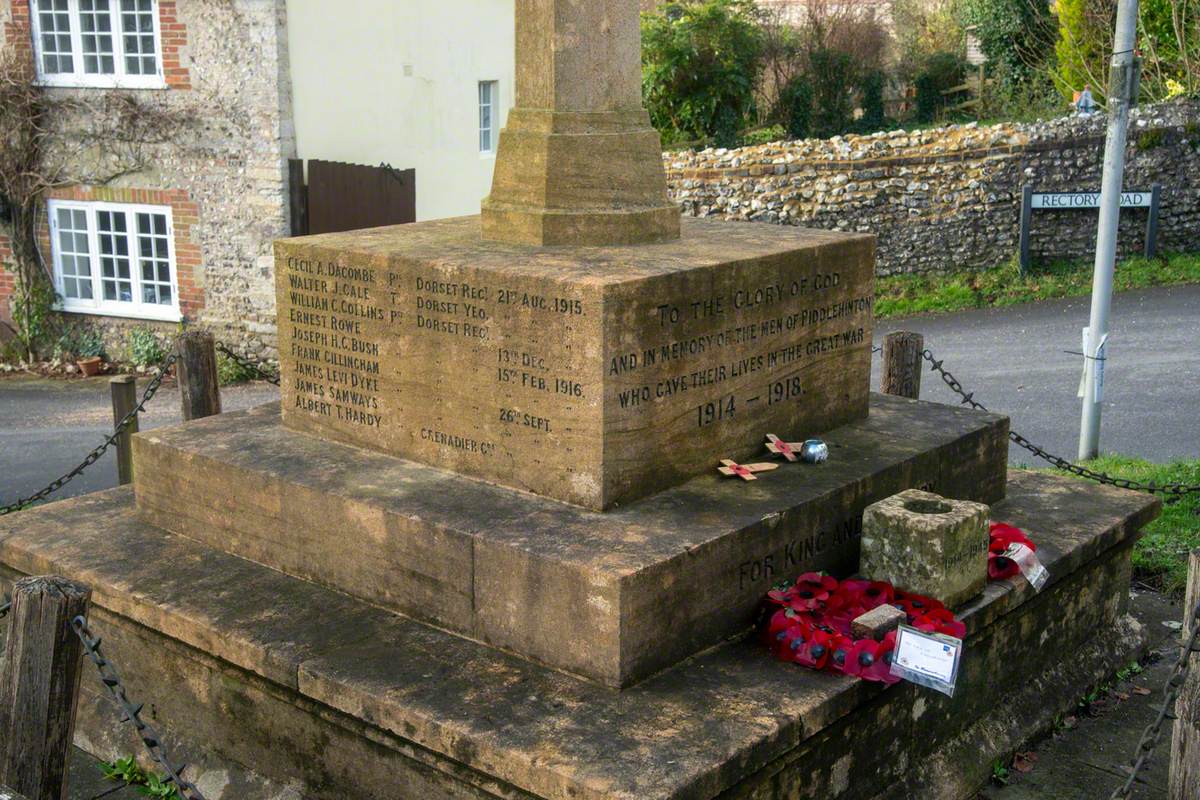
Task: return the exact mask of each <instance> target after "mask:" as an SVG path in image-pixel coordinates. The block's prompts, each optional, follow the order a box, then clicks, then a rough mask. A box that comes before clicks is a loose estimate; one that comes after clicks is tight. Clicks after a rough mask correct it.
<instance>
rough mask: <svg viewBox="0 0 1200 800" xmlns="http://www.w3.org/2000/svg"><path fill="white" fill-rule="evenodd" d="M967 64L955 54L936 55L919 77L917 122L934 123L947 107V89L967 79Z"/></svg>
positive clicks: (917, 86) (917, 85)
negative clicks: (945, 93)
mask: <svg viewBox="0 0 1200 800" xmlns="http://www.w3.org/2000/svg"><path fill="white" fill-rule="evenodd" d="M966 74H967V70H966V63H965V62H964V61H963V60H962V59H961V58H959V57H958V55H957V54H955V53H934V54H933V55H932V56H930V57H929V58H928V59H926V60H925V64H924V67H923V68H922V69H921V72H920V73H919V74H918V75H917V79H916V81H915V83H916V89H917V120H918V121H920V122H932V121H933V120H934V119H936V118H937V116H938V115H939V114H941V113H942V110H943V109H945V107H946V99H947V98H946V96H945V95H944V94H942V92H945V91H946V90H947V89H950V88H952V87H954V86H958V85H959V84H961V83H962V82H963V80H965V79H966Z"/></svg>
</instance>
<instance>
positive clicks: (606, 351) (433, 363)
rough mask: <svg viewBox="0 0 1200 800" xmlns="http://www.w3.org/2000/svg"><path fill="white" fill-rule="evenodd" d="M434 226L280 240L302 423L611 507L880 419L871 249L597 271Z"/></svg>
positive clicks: (287, 335) (673, 261)
mask: <svg viewBox="0 0 1200 800" xmlns="http://www.w3.org/2000/svg"><path fill="white" fill-rule="evenodd" d="M423 225H424V224H423V223H419V224H417V225H416V226H412V227H407V226H406V227H405V228H404V229H403V230H400V229H397V230H396V232H395V233H390V234H387V235H389V236H393V237H394V238H395V242H396V244H395V247H394V248H393V249H386V248H385V249H379V248H375V249H372V247H374V245H373V246H372V247H366V246H364V247H363V248H361V249H357V246H356V245H355V240H354V239H353V238H352V237H351V236H350V235H349V234H347V235H346V238H345V240H344V244H343V245H341V246H338V245H336V244H328V243H329V242H337V241H339V240H337V239H326V240H323V241H324V242H326V244H309V243H307V242H304V241H298V242H295V243H292V242H286V243H283V244H281V245H280V246H279V259H278V262H277V267H278V268H277V277H276V279H277V291H278V299H279V319H280V325H279V333H280V360H281V367H282V373H283V378H284V380H283V384H284V385H283V403H284V423H285V424H286V425H288V426H289V427H293V428H296V429H299V430H302V431H305V432H308V433H312V434H316V435H318V436H329V437H331V438H335V439H339V440H341V441H345V442H349V443H351V444H355V445H359V446H364V447H369V448H373V449H377V450H380V451H383V452H386V453H390V454H393V455H397V456H401V457H404V458H411V459H414V460H418V461H423V462H425V463H430V464H434V465H436V466H439V467H444V468H447V469H451V470H455V471H459V472H463V473H465V474H470V475H474V476H476V477H481V478H484V479H487V480H493V481H496V482H498V483H501V484H503V485H506V486H510V487H516V488H520V489H525V490H528V491H532V492H535V493H540V494H545V495H549V496H552V497H555V498H557V499H560V500H565V501H567V502H573V503H578V504H581V505H586V506H589V507H592V508H605V507H608V506H611V505H612V504H613V503H614V502H623V501H629V500H631V499H635V498H636V497H638V496H643V495H646V494H650V493H652V492H653V491H655V490H656V489H659V488H664V487H665V486H668V485H672V484H675V483H679V482H681V481H683V480H686V479H687V478H688V477H691V476H694V475H697V474H700V473H702V472H705V471H706V470H707V468H708V467H709V466H710V465H711V463H715V461H714V459H715V458H717V457H719V456H725V455H728V456H731V457H735V456H739V455H751V453H750V452H749V450H750V449H752V448H755V447H761V441H762V431H761V430H759V428H761V427H763V426H769V427H770V428H771V429H777V430H778V432H779V433H780V434H784V433H787V434H796V435H800V434H804V433H817V432H819V431H820V430H824V429H826V428H828V427H832V426H834V425H838V424H842V423H844V422H846V421H848V420H850V419H854V418H858V417H861V416H863V415H864V414H865V413H866V395H867V383H868V376H869V368H870V364H869V351H870V338H871V336H870V332H871V317H872V307H873V300H872V294H871V281H872V272H871V264H870V258H869V255H870V249H869V247H865V246H856V247H848V248H843V250H844V255H833V256H829V257H826V256H825V255H824V252H825V250H824V248H825V247H826V245H825V244H823V243H821V242H817V243H815V244H805V245H803V246H802V247H799V249H796V250H792V249H789V247H792V246H794V245H776V244H773V243H772V244H760V245H756V247H758V250H757V251H756V253H757V254H744V253H742V252H741V251H740V250H736V249H735V248H732V247H730V246H729V245H728V243H725V242H723V241H722V235H720V234H718V233H716V232H715V231H714V232H713V233H712V243H713V244H712V245H709V246H706V247H705V248H699V247H696V248H693V249H692V250H689V251H687V253H686V255H685V254H684V253H682V252H681V253H679V254H676V255H671V252H672V251H671V250H670V249H669V248H674V247H678V245H671V246H669V248H668V249H667V250H659V249H655V248H650V249H643V248H631V249H629V250H622V251H620V252H619V253H614V254H611V255H610V256H605V257H606V258H609V257H611V258H615V259H617V260H616V261H604V259H601V261H600V262H597V264H591V263H588V264H584V263H582V262H580V261H579V260H578V258H579V256H578V254H575V253H573V252H569V251H563V252H562V253H559V252H557V251H544V252H543V251H532V252H530V253H522V254H515V253H513V254H509V253H498V252H496V251H495V249H494V248H491V247H488V246H486V245H483V244H480V243H479V242H478V241H477V238H476V237H477V233H473V232H471V231H470V230H469V228H468V227H467V223H466V222H463V223H458V222H448V223H438V224H436V225H435V224H433V223H429V227H428V228H427V229H426V228H423V227H422V226H423ZM439 226H441V227H440V228H439ZM448 227H454V228H455V230H458V229H459V228H461V232H458V233H454V234H453V235H451V234H449V233H436V231H437V230H439V229H442V230H445V229H448ZM422 230H426V231H427V233H421V231H422ZM413 232H415V233H413ZM373 235H376V234H373ZM789 235H790V236H791V237H792V239H793V240H795V241H797V242H804V241H807V240H805V239H803V237H802V236H800V235H796V234H789ZM429 236H431V237H432V238H423V237H429ZM440 236H448V237H450V238H448V239H446V240H445V241H446V242H447V243H448V246H447V247H445V248H442V247H440V245H439V246H436V247H435V246H434V244H433V243H434V242H435V241H437V242H440V241H442V239H439V238H438V237H440ZM456 237H457V238H456ZM410 245H411V246H412V247H410ZM840 246H841V245H839V247H840ZM710 247H711V248H716V249H721V248H724V250H723V251H722V252H724V251H728V252H726V253H725V254H722V255H719V256H716V257H713V256H706V255H704V252H705V251H706V250H707V249H709V248H710ZM413 248H415V250H414V249H413ZM697 254H700V255H697ZM625 258H628V259H630V264H629V265H628V266H625V265H624V264H621V263H619V259H625ZM696 259H699V263H693V262H694V261H696ZM818 426H819V427H818Z"/></svg>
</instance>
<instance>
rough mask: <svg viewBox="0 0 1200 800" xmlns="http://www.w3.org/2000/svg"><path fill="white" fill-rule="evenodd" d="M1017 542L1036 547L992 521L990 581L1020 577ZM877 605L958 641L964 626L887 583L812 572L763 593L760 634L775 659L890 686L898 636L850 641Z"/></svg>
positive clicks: (936, 604)
mask: <svg viewBox="0 0 1200 800" xmlns="http://www.w3.org/2000/svg"><path fill="white" fill-rule="evenodd" d="M1014 543H1019V544H1023V545H1025V546H1026V547H1028V548H1029V549H1030V550H1037V545H1035V544H1034V543H1033V542H1032V541H1030V539H1029V537H1028V536H1026V535H1025V534H1024V533H1023V532H1022V531H1021V530H1020V529H1019V528H1015V527H1013V526H1012V525H1005V524H1004V523H1000V522H993V523H992V525H991V545H990V547H989V548H988V579H989V580H1004V579H1006V578H1011V577H1013V576H1015V575H1016V574H1017V573H1019V572H1020V566H1019V565H1018V564H1017V563H1016V562H1015V561H1013V560H1012V559H1011V558H1007V557H1006V556H1005V555H1004V553H1005V552H1006V551H1007V550H1008V549H1009V547H1010V546H1011V545H1012V544H1014ZM881 605H894V606H896V607H897V608H899V609H900V610H901V611H903V612H904V613H905V615H906V616H907V618H908V619H907V622H908V624H909V625H911V626H912V627H914V628H916V629H917V630H921V631H926V632H928V633H942V634H946V635H947V636H953V637H955V638H956V639H961V638H963V637H964V636H965V635H966V633H967V626H966V625H964V624H963V623H962V622H960V621H959V620H957V619H955V617H954V613H953V612H952V611H950V610H949V609H948V608H946V607H945V606H944V605H943V604H942V603H941V602H940V601H938V600H935V599H934V598H932V597H925V596H923V595H919V594H912V593H909V592H903V591H901V590H899V589H896V588H895V587H893V586H892V584H890V583H885V582H883V581H869V580H862V579H859V578H851V579H848V580H844V581H839V580H838V579H836V578H834V577H832V576H830V575H824V574H821V573H818V572H806V573H804V574H803V575H801V576H800V577H799V578H797V579H796V582H795V583H793V584H791V585H788V584H782V585H780V586H777V587H776V588H774V589H772V590H771V591H769V592H767V599H766V603H765V608H764V613H763V626H762V637H763V641H764V642H765V643H766V645H767V646H768V647H769V648H770V649H771V652H773V653H774V654H775V655H776V657H778V658H779V659H781V660H783V661H792V662H795V663H797V664H800V665H801V666H805V667H808V668H809V669H816V670H825V671H826V672H832V673H835V674H838V675H854V676H856V677H859V678H862V679H863V680H866V681H873V682H876V683H884V684H889V685H890V684H893V683H896V682H897V681H899V680H900V678H899V677H897V676H895V675H893V674H892V652H893V651H894V650H895V649H896V632H895V631H892V632H891V633H889V634H887V636H885V637H884V638H883V640H882V641H878V642H877V641H875V640H874V639H855V638H854V637H853V635H852V633H851V624H852V623H853V621H854V620H855V618H857V617H859V616H861V615H863V614H865V613H867V612H868V611H871V610H872V609H874V608H877V607H879V606H881Z"/></svg>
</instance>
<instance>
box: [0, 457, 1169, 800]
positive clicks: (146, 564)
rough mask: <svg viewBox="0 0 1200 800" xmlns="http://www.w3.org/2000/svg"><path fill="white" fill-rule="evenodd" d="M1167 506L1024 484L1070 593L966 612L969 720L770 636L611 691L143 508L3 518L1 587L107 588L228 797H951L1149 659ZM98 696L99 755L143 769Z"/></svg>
mask: <svg viewBox="0 0 1200 800" xmlns="http://www.w3.org/2000/svg"><path fill="white" fill-rule="evenodd" d="M1158 510H1159V504H1158V501H1156V500H1154V499H1152V498H1150V497H1147V496H1145V495H1139V494H1135V493H1131V492H1124V491H1120V490H1116V489H1110V488H1105V487H1098V486H1092V485H1088V484H1083V483H1079V482H1075V481H1072V480H1068V479H1065V478H1059V477H1054V476H1049V475H1044V474H1035V473H1027V472H1015V473H1014V474H1013V475H1012V477H1011V479H1010V482H1009V484H1008V497H1007V499H1005V500H1003V501H1002V502H1000V503H998V504H997V505H996V506H995V509H994V517H995V518H997V519H1002V520H1005V521H1008V522H1011V523H1013V524H1016V525H1019V526H1021V527H1022V528H1025V529H1026V530H1028V531H1029V533H1030V534H1031V535H1032V536H1033V538H1034V539H1035V540H1036V541H1037V542H1038V544H1039V545H1040V550H1039V552H1040V554H1041V556H1042V558H1043V560H1044V562H1045V563H1046V565H1047V567H1048V568H1049V571H1050V581H1049V583H1048V584H1047V586H1046V588H1045V589H1044V590H1043V591H1042V593H1041V594H1035V593H1034V592H1033V591H1032V590H1031V589H1030V588H1029V587H1028V586H1027V585H1026V584H1024V583H1023V582H1021V581H1018V582H1016V583H1011V584H1010V583H1008V582H1002V583H993V584H990V585H989V586H988V588H987V590H986V591H985V593H984V595H983V596H982V597H980V598H979V599H978V600H977V601H975V602H974V603H972V604H971V605H970V606H968V607H966V608H964V609H960V612H961V613H962V614H963V615H964V619H965V621H966V623H967V626H968V637H967V645H966V650H965V654H964V660H963V667H962V673H961V677H960V680H959V687H958V691H957V693H956V695H955V697H954V698H953V699H950V698H946V697H944V696H942V695H939V694H936V693H934V692H931V691H929V690H926V689H921V688H918V687H915V686H912V685H909V684H903V683H902V684H898V685H896V686H893V687H890V688H887V689H882V688H879V687H875V686H871V685H868V684H865V683H862V682H860V681H858V680H855V679H852V678H839V677H833V676H829V675H825V674H818V673H813V672H809V671H806V670H804V669H801V668H799V667H796V666H794V665H788V664H783V663H780V662H776V661H774V660H772V659H771V658H770V657H769V656H768V655H767V654H766V653H765V651H764V650H763V649H762V648H761V647H760V646H759V645H758V644H756V643H755V642H753V641H750V640H747V641H741V642H733V643H729V644H727V645H724V646H722V647H718V648H715V649H711V650H709V651H707V652H704V653H702V654H700V655H698V656H696V657H694V658H692V659H690V660H688V661H685V662H683V663H682V664H680V665H678V666H676V667H674V668H672V669H670V670H668V671H665V672H662V673H660V674H658V675H656V676H654V677H652V678H650V679H648V680H645V681H643V682H642V683H640V684H638V685H637V686H635V687H633V688H631V689H628V690H626V691H620V692H618V691H614V690H611V689H608V688H605V687H603V686H600V685H597V684H595V683H592V682H588V681H584V680H580V679H577V678H573V677H571V676H569V675H565V674H563V673H560V672H556V671H553V670H550V669H547V668H544V667H539V666H537V665H535V664H532V663H530V662H528V661H526V660H523V659H520V658H516V657H513V656H509V655H506V654H504V653H501V652H498V651H496V650H493V649H491V648H488V647H485V646H482V645H479V644H476V643H473V642H471V641H469V640H467V639H464V638H461V637H459V636H456V635H453V634H449V633H445V632H442V631H439V630H437V629H435V628H432V627H429V626H427V625H424V624H421V623H417V622H414V621H411V620H409V619H406V618H404V617H400V616H397V615H395V614H393V613H391V612H388V611H385V610H382V609H379V608H377V607H374V606H371V605H369V604H367V603H365V602H363V601H361V600H357V599H355V598H352V597H350V596H348V595H346V594H343V593H341V592H337V591H333V590H330V589H326V588H323V587H321V586H318V585H315V584H313V583H310V582H307V581H303V580H300V579H297V578H293V577H289V576H286V575H284V574H282V573H280V572H277V571H274V570H271V569H268V568H266V567H263V566H261V565H258V564H255V563H253V562H250V561H247V560H243V559H240V558H237V557H234V556H231V555H228V554H226V553H222V552H219V551H217V550H214V549H212V548H209V547H206V546H204V545H202V544H199V543H197V542H195V541H193V540H191V539H188V538H185V537H182V536H178V535H174V534H169V533H166V532H164V531H162V530H161V529H159V528H156V527H154V526H152V525H150V524H148V523H146V522H145V521H144V520H143V519H141V518H140V517H139V516H138V515H137V514H136V512H135V509H134V503H133V497H132V493H131V492H130V491H129V490H127V489H119V490H113V491H110V492H104V493H100V494H96V495H90V496H86V497H81V498H75V499H72V500H67V501H63V502H60V503H55V504H52V505H48V506H44V507H41V508H37V509H32V510H29V511H25V512H22V513H20V514H18V515H14V516H11V517H7V518H5V519H4V520H3V521H0V564H2V565H3V566H2V567H0V571H2V572H3V581H0V582H3V583H5V584H7V583H8V582H9V581H11V580H12V579H14V578H15V577H17V576H19V575H21V574H35V573H37V574H46V573H54V574H61V575H65V576H67V577H71V578H74V579H78V580H82V581H86V582H88V583H89V584H91V585H92V587H93V590H94V603H95V607H94V611H93V615H92V622H93V627H94V628H95V629H96V631H97V632H98V633H99V634H100V635H102V636H103V637H104V641H105V648H106V652H107V653H108V654H109V655H110V656H111V658H112V659H113V660H114V661H115V663H116V664H117V665H118V666H119V667H120V670H121V673H122V676H123V677H124V678H125V680H126V682H127V683H128V684H129V686H130V687H131V692H132V693H133V694H134V695H136V696H137V697H138V698H139V699H140V700H145V701H147V704H148V705H147V708H148V709H149V710H150V714H151V715H152V717H153V718H154V720H155V722H156V724H157V725H159V726H160V727H161V728H162V729H163V730H164V732H165V734H166V737H167V743H168V745H170V746H171V747H172V748H174V750H175V752H176V753H177V757H181V758H184V759H186V760H188V761H189V762H190V763H193V764H195V765H197V766H196V768H195V769H196V772H195V773H193V777H194V778H196V779H197V780H198V783H199V785H200V786H201V788H202V790H204V791H205V793H206V794H207V795H208V796H209V797H210V798H212V799H213V800H231V799H232V798H234V797H237V798H239V800H259V798H263V800H265V799H266V798H295V797H303V798H313V799H315V800H324V799H326V798H328V800H334V798H336V799H337V800H354V799H355V798H372V799H373V800H393V799H394V800H399V799H400V798H406V799H407V798H422V800H426V799H428V800H440V799H449V798H455V799H456V800H462V799H463V798H510V799H512V800H516V799H517V798H521V799H522V800H528V799H530V798H547V799H550V798H553V800H609V799H611V798H622V799H623V800H625V799H627V800H635V799H636V800H653V799H654V798H664V799H665V798H680V799H682V798H696V799H697V800H699V799H701V798H717V797H720V798H784V797H788V798H810V797H811V798H818V797H821V798H825V797H832V798H846V799H849V798H880V799H881V800H882V798H885V797H886V798H896V797H918V796H923V797H938V798H946V799H947V800H955V799H957V798H967V797H969V796H971V794H972V793H973V790H974V788H975V787H976V786H978V785H979V784H981V783H982V782H983V781H984V780H985V779H986V777H987V775H988V774H989V771H990V766H989V765H990V764H991V762H992V760H993V759H994V758H995V757H997V756H999V755H1001V754H1004V753H1006V752H1009V751H1011V750H1012V749H1013V748H1015V747H1018V746H1019V745H1020V744H1021V743H1022V742H1023V741H1024V740H1025V739H1027V738H1028V737H1029V736H1030V735H1032V734H1033V733H1035V732H1036V731H1038V730H1040V729H1042V728H1044V727H1045V726H1048V725H1049V724H1050V722H1051V720H1052V718H1053V716H1054V714H1056V713H1057V712H1060V711H1063V710H1066V709H1067V708H1069V707H1071V706H1072V705H1073V704H1074V701H1075V699H1076V698H1077V697H1078V695H1079V692H1080V690H1081V689H1082V688H1083V687H1086V686H1087V685H1088V684H1090V683H1092V682H1094V681H1096V680H1098V679H1100V678H1101V677H1102V676H1103V675H1104V674H1105V673H1107V672H1111V671H1113V670H1115V669H1116V668H1118V667H1120V666H1122V665H1123V664H1124V663H1127V662H1128V659H1129V658H1131V657H1132V656H1133V655H1134V654H1135V652H1136V651H1137V649H1138V648H1139V646H1140V643H1141V641H1142V638H1143V636H1142V632H1141V631H1140V630H1139V629H1138V627H1137V625H1136V623H1133V622H1132V621H1131V620H1130V619H1129V617H1128V616H1127V614H1126V603H1127V598H1128V586H1129V574H1130V552H1131V548H1132V545H1133V542H1134V540H1135V539H1136V536H1137V532H1138V530H1139V529H1140V528H1141V527H1142V526H1143V525H1144V524H1145V523H1146V522H1148V521H1150V520H1151V519H1153V518H1154V516H1155V515H1156V514H1157V513H1158ZM701 599H702V598H699V597H697V601H698V602H699V601H700V600H701ZM0 630H2V628H0ZM96 687H98V684H97V683H96V682H95V681H94V680H92V679H85V681H84V688H85V696H84V699H83V702H82V703H81V709H80V717H79V725H78V732H77V735H78V741H79V742H80V744H81V745H82V746H84V747H85V749H88V750H89V751H91V752H93V753H96V754H97V755H100V756H103V757H113V756H116V755H123V754H126V753H129V752H137V750H136V743H135V741H134V740H133V739H132V738H127V737H129V734H130V732H129V731H127V730H125V729H122V728H119V727H118V726H117V725H116V720H115V715H113V714H112V712H111V710H110V709H109V707H108V706H107V705H106V703H107V701H105V700H103V699H102V698H100V697H99V696H98V694H96V692H95V688H96ZM251 785H253V786H257V787H258V788H257V789H255V790H253V791H251V790H248V789H246V788H245V787H247V786H251ZM231 787H236V788H231Z"/></svg>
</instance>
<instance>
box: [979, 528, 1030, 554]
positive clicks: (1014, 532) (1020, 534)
mask: <svg viewBox="0 0 1200 800" xmlns="http://www.w3.org/2000/svg"><path fill="white" fill-rule="evenodd" d="M990 534H991V543H990V546H989V547H988V550H989V551H990V552H993V553H1003V552H1004V551H1005V550H1007V549H1008V546H1009V545H1010V544H1012V543H1013V542H1020V543H1021V544H1023V545H1025V546H1026V547H1028V548H1029V549H1030V550H1037V545H1036V544H1034V543H1033V540H1032V539H1030V538H1029V537H1028V536H1026V535H1025V532H1024V531H1023V530H1021V529H1020V528H1017V527H1014V526H1012V525H1007V524H1005V523H1003V522H993V523H992V524H991V531H990Z"/></svg>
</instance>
